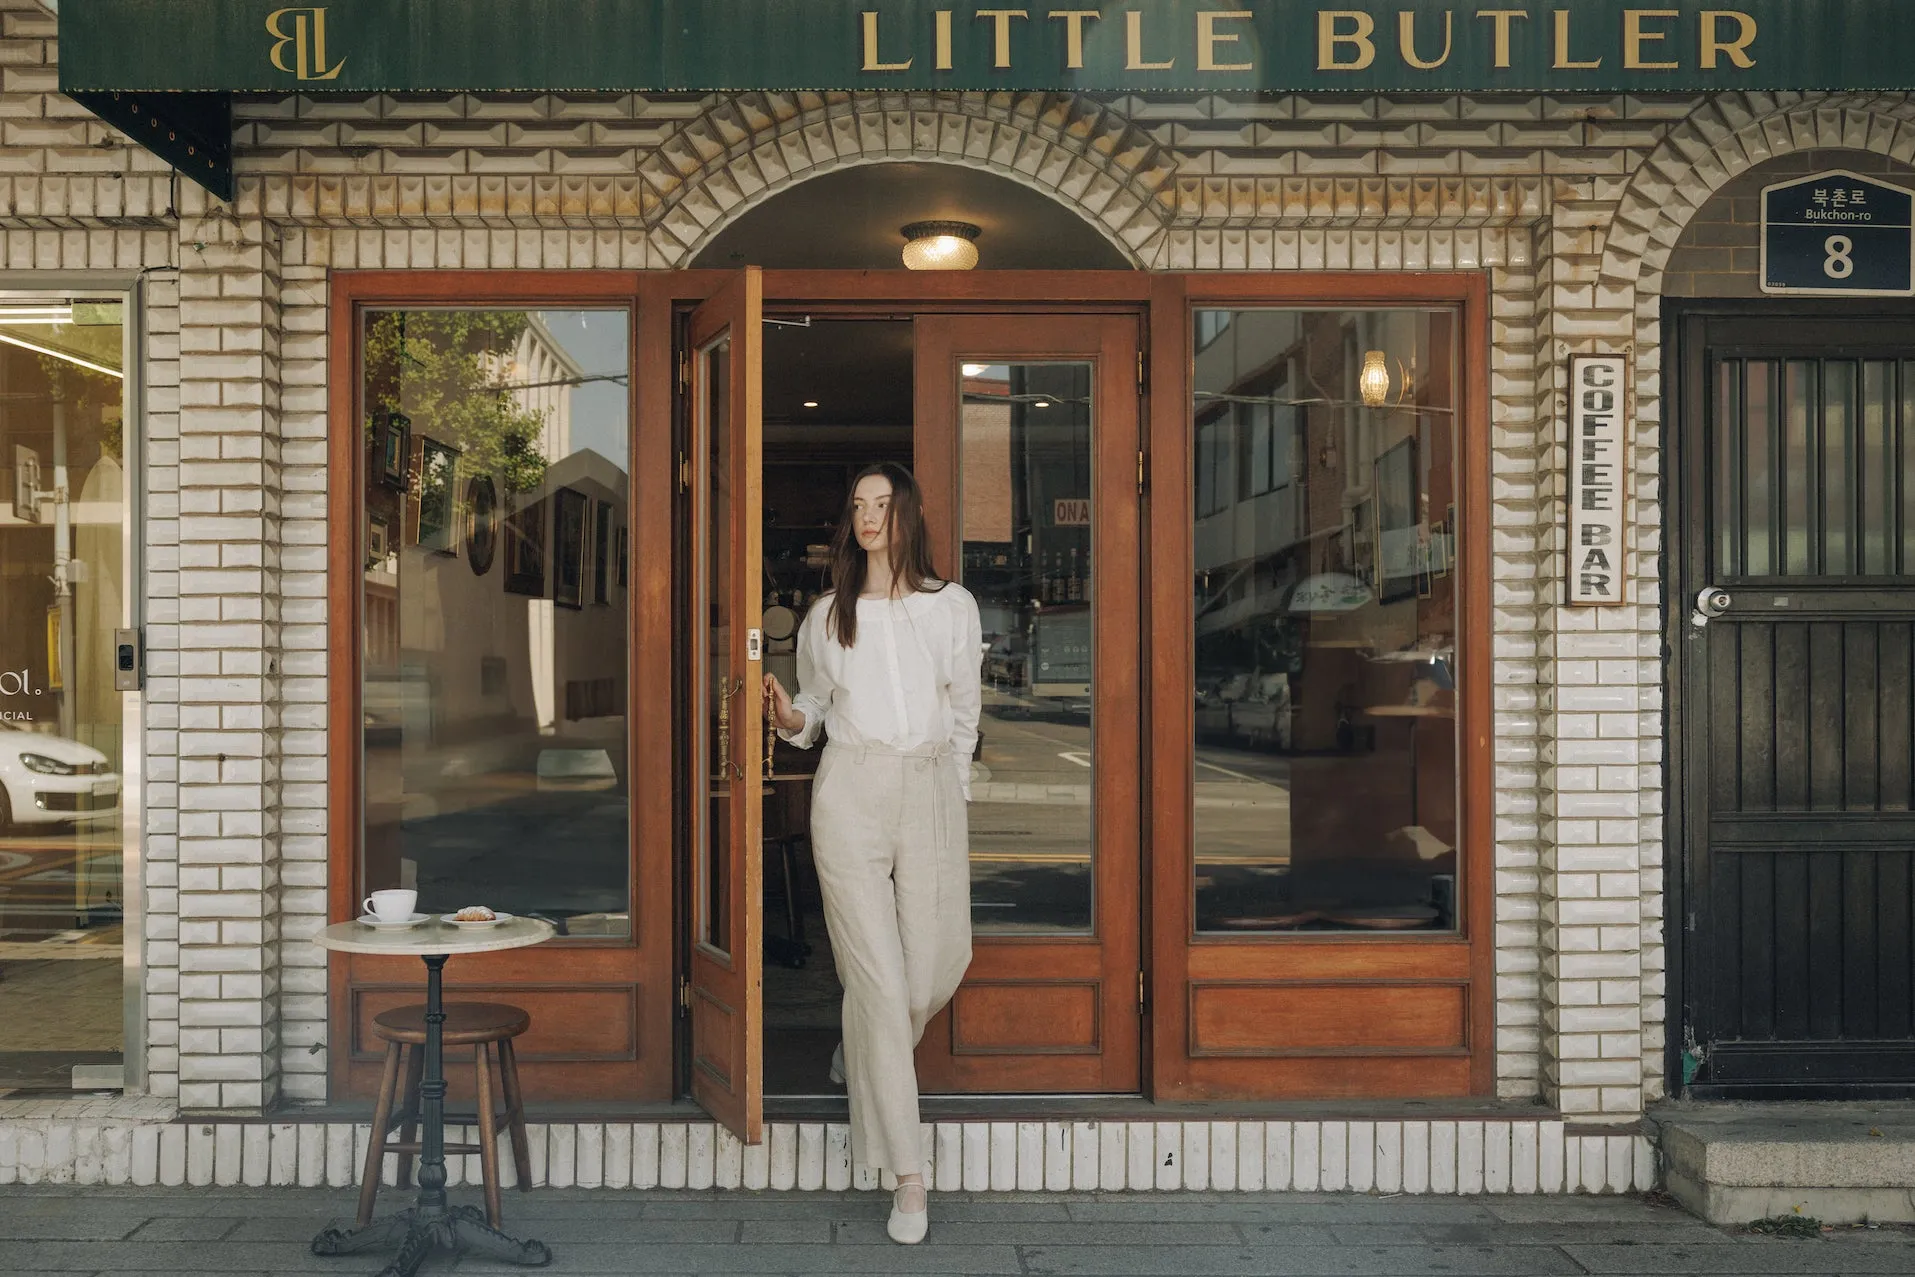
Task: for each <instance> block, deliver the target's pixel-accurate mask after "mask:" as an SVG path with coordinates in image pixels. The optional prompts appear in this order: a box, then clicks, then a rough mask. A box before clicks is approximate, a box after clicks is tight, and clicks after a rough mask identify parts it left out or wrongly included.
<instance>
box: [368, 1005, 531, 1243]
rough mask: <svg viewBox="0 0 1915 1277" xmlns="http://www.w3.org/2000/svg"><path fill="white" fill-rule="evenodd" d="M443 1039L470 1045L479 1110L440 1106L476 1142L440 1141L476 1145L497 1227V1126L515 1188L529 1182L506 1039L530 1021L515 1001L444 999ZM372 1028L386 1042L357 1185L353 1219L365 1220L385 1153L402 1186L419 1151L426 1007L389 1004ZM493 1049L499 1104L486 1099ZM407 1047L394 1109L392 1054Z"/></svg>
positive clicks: (521, 1108) (454, 1149)
mask: <svg viewBox="0 0 1915 1277" xmlns="http://www.w3.org/2000/svg"><path fill="white" fill-rule="evenodd" d="M445 1013H446V1018H445V1025H444V1029H443V1032H444V1039H445V1045H446V1046H449V1047H450V1046H469V1047H471V1048H472V1065H473V1074H474V1080H475V1081H476V1082H477V1083H478V1092H479V1111H478V1113H476V1114H470V1115H468V1114H457V1115H454V1114H451V1113H448V1114H446V1123H447V1125H454V1124H457V1125H462V1126H476V1127H478V1128H479V1132H480V1134H479V1142H478V1143H477V1144H450V1143H449V1144H447V1145H446V1146H445V1151H446V1152H447V1153H448V1154H452V1153H477V1154H478V1155H479V1166H480V1168H481V1171H482V1173H483V1174H484V1177H485V1218H486V1222H487V1223H489V1224H491V1225H492V1227H494V1228H498V1227H499V1226H500V1220H501V1219H502V1217H503V1216H504V1214H505V1208H504V1205H503V1203H502V1202H501V1201H500V1198H499V1132H500V1131H503V1130H510V1131H511V1132H512V1164H513V1165H514V1166H515V1167H516V1168H517V1169H518V1172H519V1191H520V1192H525V1191H527V1190H529V1189H530V1188H531V1187H532V1153H531V1149H530V1148H529V1146H528V1145H527V1143H526V1139H525V1103H524V1099H523V1097H522V1096H521V1094H520V1092H519V1062H518V1057H517V1056H516V1055H514V1054H513V1051H512V1039H513V1038H515V1037H517V1036H518V1035H519V1034H521V1033H523V1032H525V1031H526V1029H528V1028H530V1027H531V1024H532V1017H531V1016H529V1015H527V1014H526V1013H525V1012H524V1011H523V1010H521V1009H520V1008H518V1007H515V1006H507V1005H505V1004H504V1003H502V1002H448V1003H446V1004H445ZM372 1032H373V1036H375V1037H377V1038H379V1039H381V1040H382V1041H384V1042H385V1044H386V1072H385V1076H384V1078H383V1079H381V1081H380V1083H379V1102H378V1104H377V1105H375V1106H374V1108H373V1110H372V1140H371V1143H370V1144H369V1145H368V1146H367V1149H366V1167H365V1172H364V1180H363V1182H362V1183H361V1184H360V1186H359V1227H361V1228H364V1227H365V1226H366V1225H367V1224H369V1223H371V1222H372V1201H373V1198H374V1196H376V1195H377V1194H378V1192H379V1175H380V1171H381V1170H383V1169H384V1167H385V1160H386V1154H387V1153H397V1154H398V1155H399V1176H398V1183H399V1185H400V1187H402V1188H403V1187H404V1186H405V1183H406V1180H407V1179H408V1178H409V1177H410V1176H411V1174H412V1159H413V1157H414V1156H415V1155H416V1154H418V1153H419V1152H420V1151H421V1145H420V1144H419V1142H418V1140H417V1139H416V1138H415V1131H416V1130H417V1123H418V1121H419V1078H420V1076H421V1074H423V1073H424V1071H425V1065H426V1060H425V1041H426V1009H425V1006H424V1004H423V1003H421V1004H419V1005H417V1006H409V1007H396V1008H394V1009H393V1010H391V1011H386V1012H383V1013H381V1014H380V1015H378V1016H375V1017H374V1018H373V1022H372ZM488 1047H489V1048H492V1049H494V1050H496V1051H497V1052H498V1053H499V1062H498V1070H499V1082H500V1086H501V1089H503V1090H504V1092H505V1111H504V1112H503V1113H500V1112H498V1111H497V1110H496V1109H495V1108H494V1107H493V1104H492V1068H493V1066H492V1059H491V1056H490V1055H489V1054H488V1050H487V1048H488ZM402 1048H403V1049H405V1050H406V1051H407V1053H408V1056H409V1060H408V1067H407V1069H406V1093H405V1097H404V1099H403V1101H402V1102H401V1103H400V1104H399V1106H398V1112H396V1113H395V1112H394V1111H393V1109H394V1103H393V1101H394V1099H395V1096H396V1093H397V1092H398V1089H399V1054H400V1051H401V1049H402ZM395 1126H403V1127H404V1129H403V1130H402V1131H401V1132H400V1134H399V1140H398V1141H397V1142H396V1143H395V1142H392V1141H390V1140H388V1138H387V1137H388V1136H390V1135H391V1134H392V1128H393V1127H395Z"/></svg>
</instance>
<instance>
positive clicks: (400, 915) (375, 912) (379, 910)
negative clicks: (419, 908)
mask: <svg viewBox="0 0 1915 1277" xmlns="http://www.w3.org/2000/svg"><path fill="white" fill-rule="evenodd" d="M418 903H419V893H418V892H416V891H400V890H398V889H397V888H395V889H393V890H391V891H375V892H373V893H372V894H371V895H370V896H367V897H366V912H367V913H369V914H371V915H372V916H373V917H375V918H377V919H379V921H381V922H404V921H405V920H406V919H408V918H410V917H411V916H412V910H413V906H414V905H417V904H418Z"/></svg>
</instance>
